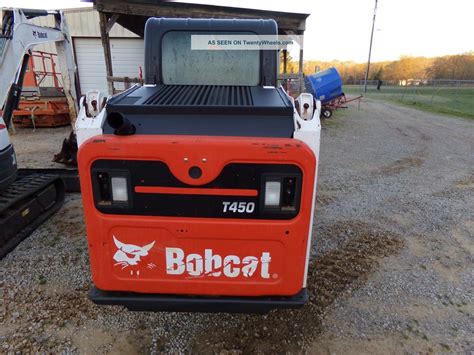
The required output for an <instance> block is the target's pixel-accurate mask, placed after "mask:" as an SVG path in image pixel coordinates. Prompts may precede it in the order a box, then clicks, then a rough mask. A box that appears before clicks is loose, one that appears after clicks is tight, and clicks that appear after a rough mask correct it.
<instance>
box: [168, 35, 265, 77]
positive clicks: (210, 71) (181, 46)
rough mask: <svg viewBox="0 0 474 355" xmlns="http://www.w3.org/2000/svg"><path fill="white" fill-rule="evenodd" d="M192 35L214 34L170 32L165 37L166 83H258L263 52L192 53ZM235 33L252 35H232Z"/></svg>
mask: <svg viewBox="0 0 474 355" xmlns="http://www.w3.org/2000/svg"><path fill="white" fill-rule="evenodd" d="M193 34H212V33H209V32H202V31H200V32H194V31H170V32H167V33H166V34H165V35H164V36H163V39H162V48H161V50H162V58H161V59H162V60H161V68H162V77H163V83H164V84H168V85H233V86H234V85H241V86H255V85H258V84H259V82H260V80H259V78H260V51H258V50H192V49H191V35H193ZM213 34H215V32H214V33H213ZM219 34H225V33H219ZM232 34H233V35H235V34H250V33H248V32H241V33H235V32H232Z"/></svg>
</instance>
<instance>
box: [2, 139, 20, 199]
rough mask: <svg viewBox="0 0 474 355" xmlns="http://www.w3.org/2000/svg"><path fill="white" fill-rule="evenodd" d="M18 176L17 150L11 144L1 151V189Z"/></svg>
mask: <svg viewBox="0 0 474 355" xmlns="http://www.w3.org/2000/svg"><path fill="white" fill-rule="evenodd" d="M16 176H17V166H16V158H15V152H14V150H13V146H12V145H11V144H10V146H8V147H7V148H5V149H4V150H2V151H0V191H1V190H3V189H5V188H7V187H8V186H9V185H10V184H11V183H12V182H13V181H14V180H15V179H16Z"/></svg>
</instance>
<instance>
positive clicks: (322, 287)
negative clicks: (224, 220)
mask: <svg viewBox="0 0 474 355" xmlns="http://www.w3.org/2000/svg"><path fill="white" fill-rule="evenodd" d="M347 231H349V233H347ZM324 233H325V235H322V236H321V235H320V236H318V237H319V238H338V236H339V235H340V234H341V233H342V234H350V235H351V236H352V238H351V239H350V240H349V241H348V242H347V243H346V244H345V245H344V246H343V247H342V248H340V249H338V250H335V251H332V252H330V253H328V254H326V255H324V256H322V257H320V258H317V259H316V260H314V261H313V263H312V265H311V267H310V271H309V275H308V290H309V293H310V295H311V296H310V301H309V303H308V304H307V305H306V306H305V307H303V308H302V309H300V310H277V311H273V312H271V313H269V314H268V315H265V316H261V315H260V316H259V315H209V318H208V319H207V320H208V322H209V324H212V325H211V326H209V327H208V328H207V329H206V331H204V332H202V333H201V335H199V336H198V337H196V338H195V339H194V342H193V347H192V352H196V353H211V352H212V353H215V352H220V351H222V350H228V351H229V350H230V351H237V352H243V353H250V352H282V351H295V350H301V348H302V347H304V346H305V345H309V344H310V343H311V341H312V340H313V339H314V337H315V336H316V335H317V334H319V333H320V332H321V330H322V326H321V324H322V319H323V316H324V313H325V311H326V308H327V307H328V306H330V305H331V304H332V303H333V302H334V300H335V299H336V298H337V297H339V296H340V295H341V294H342V293H343V292H345V291H347V290H349V289H352V290H354V289H357V288H358V287H360V286H361V285H362V284H363V281H365V280H366V278H367V276H368V275H369V274H370V273H371V272H372V271H374V269H375V268H376V267H377V266H378V263H379V261H380V260H381V258H383V257H387V256H389V255H392V254H396V253H398V252H399V251H400V250H401V249H402V247H403V242H402V240H401V239H400V238H399V237H397V236H395V235H393V234H389V233H388V232H385V231H383V230H380V229H377V228H375V227H374V226H370V225H367V224H365V223H361V222H344V223H337V224H334V225H332V226H328V227H327V228H324Z"/></svg>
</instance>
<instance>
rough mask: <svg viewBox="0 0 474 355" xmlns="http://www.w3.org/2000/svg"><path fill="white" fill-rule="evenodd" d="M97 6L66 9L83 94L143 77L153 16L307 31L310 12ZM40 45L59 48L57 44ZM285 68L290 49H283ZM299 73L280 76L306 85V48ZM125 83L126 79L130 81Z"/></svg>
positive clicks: (109, 2) (150, 0) (100, 2)
mask: <svg viewBox="0 0 474 355" xmlns="http://www.w3.org/2000/svg"><path fill="white" fill-rule="evenodd" d="M91 2H93V3H94V7H93V8H80V9H66V10H64V12H65V14H66V19H67V22H68V25H69V31H70V34H71V37H72V41H73V47H74V56H75V61H76V65H77V68H78V76H79V78H78V84H79V91H80V93H81V94H85V93H86V92H87V91H89V90H93V89H99V90H101V91H103V92H108V93H109V94H110V93H112V92H116V91H117V90H119V91H120V90H123V89H124V88H125V87H127V86H128V85H129V84H130V83H132V82H137V81H139V78H140V77H141V73H142V70H143V64H144V45H143V31H144V25H145V22H146V20H147V19H148V18H149V17H152V16H156V17H184V18H188V17H195V18H257V19H259V18H263V19H270V18H271V19H274V20H275V21H277V23H278V28H279V33H280V34H298V35H300V34H303V33H304V30H305V27H306V18H307V17H308V16H309V15H308V14H299V13H288V12H278V11H267V10H255V9H247V8H237V7H224V6H213V5H202V4H190V3H183V2H162V1H158V0H133V1H123V0H119V1H113V0H94V1H91ZM34 22H35V23H37V24H38V25H42V26H51V25H52V24H53V23H52V19H50V18H47V17H38V18H35V19H34ZM36 49H40V50H44V51H49V52H55V47H54V44H47V45H42V46H38V47H37V48H36ZM283 52H284V53H283V56H282V58H283V63H284V65H283V67H284V68H285V67H286V65H285V62H286V51H283ZM299 61H300V65H299V68H300V70H299V73H296V74H286V70H285V69H283V73H281V74H280V78H281V79H284V78H292V79H300V82H301V83H302V66H303V50H300V58H299ZM124 82H125V83H124Z"/></svg>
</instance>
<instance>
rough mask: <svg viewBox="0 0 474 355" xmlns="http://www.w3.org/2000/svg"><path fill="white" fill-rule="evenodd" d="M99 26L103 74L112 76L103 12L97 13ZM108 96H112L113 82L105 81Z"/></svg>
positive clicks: (105, 16) (105, 18)
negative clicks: (103, 63) (103, 59)
mask: <svg viewBox="0 0 474 355" xmlns="http://www.w3.org/2000/svg"><path fill="white" fill-rule="evenodd" d="M99 25H100V39H101V40H102V48H103V49H104V58H105V72H106V74H107V76H113V75H114V74H113V69H112V54H111V51H110V38H109V34H108V33H107V30H106V28H107V15H106V14H105V13H104V12H99ZM107 88H108V94H109V95H113V94H114V82H113V81H107Z"/></svg>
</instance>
